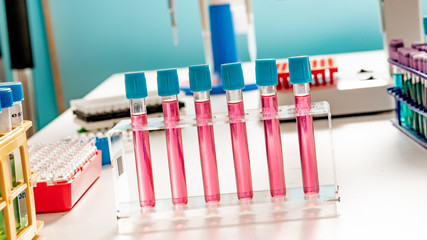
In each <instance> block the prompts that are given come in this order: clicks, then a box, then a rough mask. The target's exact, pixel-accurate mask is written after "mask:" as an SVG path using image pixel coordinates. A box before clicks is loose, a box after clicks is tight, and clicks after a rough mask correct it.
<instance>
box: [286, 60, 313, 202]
mask: <svg viewBox="0 0 427 240" xmlns="http://www.w3.org/2000/svg"><path fill="white" fill-rule="evenodd" d="M289 78H290V80H291V83H292V84H293V91H294V96H295V111H296V114H297V128H298V138H299V149H300V157H301V171H302V180H303V187H304V193H305V194H317V193H319V177H318V173H317V160H316V146H315V142H314V128H313V116H311V115H310V114H309V112H310V109H311V99H310V82H311V81H312V80H313V79H312V76H311V68H310V61H309V58H308V57H307V56H302V57H292V58H289Z"/></svg>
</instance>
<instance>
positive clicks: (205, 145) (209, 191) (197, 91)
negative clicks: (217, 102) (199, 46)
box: [188, 65, 220, 202]
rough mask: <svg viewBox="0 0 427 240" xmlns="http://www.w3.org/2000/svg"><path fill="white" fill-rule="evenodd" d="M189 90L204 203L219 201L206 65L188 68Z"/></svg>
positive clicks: (209, 86)
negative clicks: (194, 121) (194, 117)
mask: <svg viewBox="0 0 427 240" xmlns="http://www.w3.org/2000/svg"><path fill="white" fill-rule="evenodd" d="M188 73H189V79H190V90H191V91H192V92H193V95H194V106H195V110H196V119H197V122H198V124H199V126H198V127H197V133H198V138H199V149H200V151H199V153H200V162H201V166H202V176H203V186H204V187H203V189H204V193H205V201H206V202H211V201H215V202H218V201H219V200H220V191H219V181H218V169H217V164H216V151H215V139H214V131H213V126H212V125H211V124H209V123H211V121H212V108H211V100H210V95H209V91H210V90H211V89H212V85H211V74H210V71H209V66H208V65H195V66H190V67H189V69H188Z"/></svg>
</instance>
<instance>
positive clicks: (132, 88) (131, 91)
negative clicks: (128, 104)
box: [125, 72, 148, 99]
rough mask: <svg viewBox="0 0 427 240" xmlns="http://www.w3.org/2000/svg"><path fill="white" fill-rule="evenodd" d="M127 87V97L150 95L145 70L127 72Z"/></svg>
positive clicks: (136, 97)
mask: <svg viewBox="0 0 427 240" xmlns="http://www.w3.org/2000/svg"><path fill="white" fill-rule="evenodd" d="M125 87H126V98H127V99H138V98H145V97H147V96H148V93H147V80H146V79H145V73H143V72H135V73H126V74H125Z"/></svg>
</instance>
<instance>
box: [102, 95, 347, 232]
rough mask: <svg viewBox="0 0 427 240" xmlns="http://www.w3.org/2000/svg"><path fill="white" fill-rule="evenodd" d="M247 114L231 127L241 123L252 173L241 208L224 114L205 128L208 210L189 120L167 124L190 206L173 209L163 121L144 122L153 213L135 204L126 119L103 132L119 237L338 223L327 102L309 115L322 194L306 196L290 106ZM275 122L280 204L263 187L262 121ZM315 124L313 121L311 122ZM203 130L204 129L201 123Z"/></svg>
mask: <svg viewBox="0 0 427 240" xmlns="http://www.w3.org/2000/svg"><path fill="white" fill-rule="evenodd" d="M245 112H246V115H245V116H244V117H242V118H241V119H238V120H234V119H233V122H236V121H239V122H246V125H247V133H248V144H249V153H250V160H251V172H252V181H253V188H254V197H253V199H252V200H250V201H247V200H243V201H239V199H238V198H237V194H236V186H235V178H234V165H233V154H232V149H231V138H230V129H229V123H230V120H229V119H228V115H227V114H226V113H219V114H214V115H213V119H212V121H210V122H209V123H208V124H212V125H213V126H214V134H215V144H216V153H217V164H218V174H219V182H220V190H221V201H220V202H219V203H218V204H206V203H205V200H204V196H203V182H202V175H201V167H200V157H199V145H198V138H197V126H198V123H197V121H196V119H195V116H194V115H182V116H181V118H180V122H177V123H174V125H173V126H171V124H170V123H169V124H167V127H169V128H182V138H183V148H184V162H185V169H186V177H187V188H188V196H189V197H188V204H187V205H186V206H175V207H174V206H173V204H172V200H171V193H170V183H169V172H168V159H167V151H166V139H165V136H164V135H165V133H164V131H162V130H163V129H165V123H164V121H163V118H149V120H148V124H147V125H141V126H140V130H148V131H149V135H150V146H151V161H152V165H153V175H154V190H155V193H156V206H155V207H154V208H141V207H140V205H139V199H138V187H137V180H136V168H135V157H134V149H133V140H132V126H131V123H130V120H123V121H121V122H120V123H119V124H117V125H116V126H115V127H114V128H113V129H111V130H110V131H109V133H108V140H109V145H110V156H111V166H112V171H113V176H114V190H115V196H116V204H117V219H118V224H119V231H120V232H121V233H135V232H142V233H143V232H154V231H164V230H174V229H193V228H205V227H213V226H230V225H236V224H250V223H262V222H275V221H289V220H298V219H306V218H323V217H334V216H337V214H338V212H337V202H339V196H338V185H337V181H336V173H335V160H334V153H333V137H332V121H331V114H330V107H329V103H327V102H315V103H312V108H311V110H310V112H309V114H310V115H312V116H313V117H314V118H315V119H316V120H315V121H313V122H314V131H315V138H316V154H317V164H318V172H319V185H320V193H319V194H318V195H311V196H310V195H306V196H305V195H304V192H303V188H302V177H301V165H300V155H299V147H298V134H297V128H296V120H295V118H296V116H297V114H296V112H295V106H294V105H285V106H279V112H278V113H277V115H276V116H270V117H269V118H265V117H263V115H262V113H261V110H260V109H256V110H246V111H245ZM272 118H277V119H280V120H281V121H284V123H282V124H281V137H282V145H283V155H284V166H285V179H286V187H287V194H286V197H282V198H275V199H272V197H271V196H270V190H269V183H268V170H267V160H266V152H265V140H264V127H263V122H262V120H265V119H272ZM317 118H319V119H317ZM203 124H206V122H204V123H203Z"/></svg>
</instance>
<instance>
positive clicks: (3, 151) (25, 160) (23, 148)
mask: <svg viewBox="0 0 427 240" xmlns="http://www.w3.org/2000/svg"><path fill="white" fill-rule="evenodd" d="M31 126H32V123H31V122H30V121H24V123H23V124H22V125H21V126H19V127H16V128H14V129H13V130H12V131H10V132H9V133H6V134H4V135H1V137H0V190H1V193H2V197H1V198H0V210H1V211H3V213H4V223H5V232H6V237H7V239H8V240H29V239H33V238H34V237H35V236H36V235H37V233H38V232H39V231H40V230H41V228H42V227H43V225H44V223H43V221H37V220H36V208H35V203H34V192H33V186H34V183H35V182H36V180H37V178H38V177H39V173H38V172H32V171H31V168H30V161H29V155H28V145H27V136H26V132H27V130H28V129H30V127H31ZM18 148H19V152H20V155H21V161H22V171H23V179H18V180H17V182H18V183H19V184H18V185H17V186H16V187H12V183H11V176H10V174H11V170H10V164H9V162H8V161H9V157H8V155H9V154H11V153H12V152H13V151H14V150H15V149H18ZM23 192H25V195H26V204H27V213H28V225H27V226H26V227H25V228H24V229H22V230H21V231H19V232H18V233H17V232H16V227H15V216H14V209H13V200H14V199H15V198H17V197H18V195H19V194H20V193H23Z"/></svg>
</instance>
